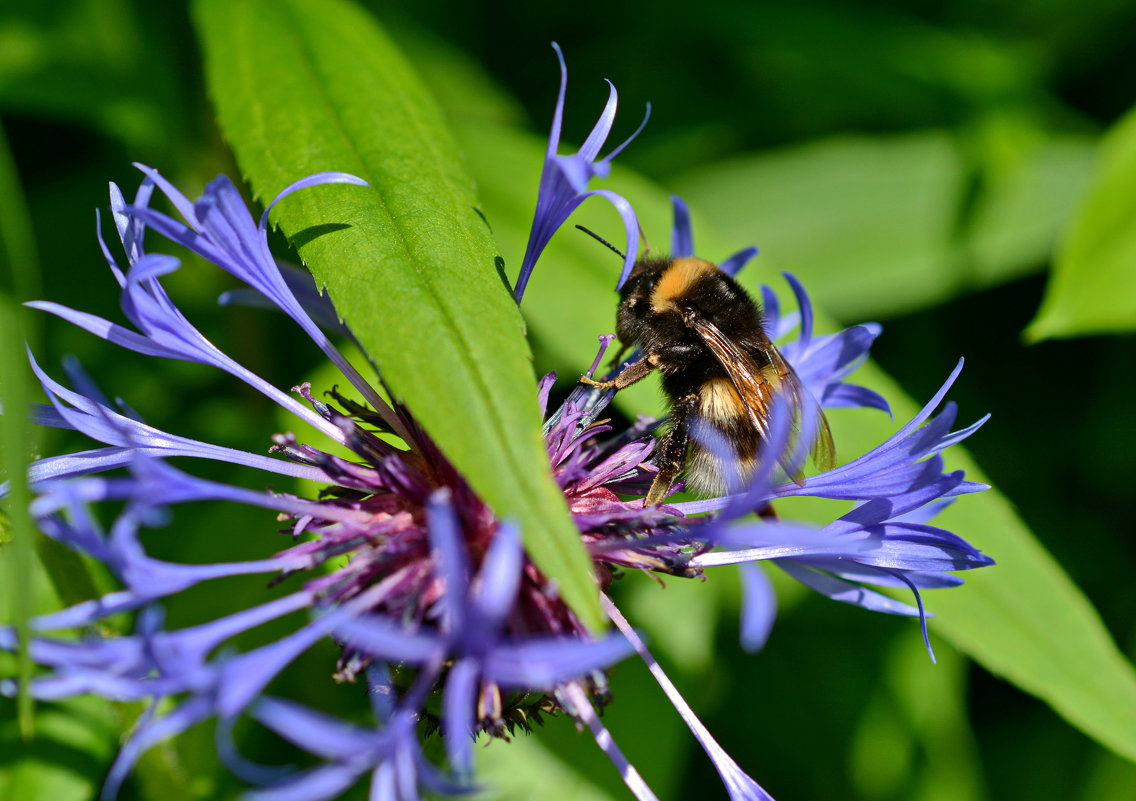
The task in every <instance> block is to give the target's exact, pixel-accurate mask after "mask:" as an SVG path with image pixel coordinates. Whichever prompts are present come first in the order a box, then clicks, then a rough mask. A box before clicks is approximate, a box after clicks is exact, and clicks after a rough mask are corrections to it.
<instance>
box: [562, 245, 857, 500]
mask: <svg viewBox="0 0 1136 801" xmlns="http://www.w3.org/2000/svg"><path fill="white" fill-rule="evenodd" d="M589 233H590V232H589ZM616 334H617V336H618V337H619V341H620V343H621V345H622V346H623V349H622V351H621V352H626V351H627V350H628V349H629V348H632V347H638V348H639V349H640V351H641V354H642V356H641V358H639V359H638V360H636V361H634V362H631V363H630V364H628V365H627V366H625V367H624V368H623V370H622V371H620V373H619V374H618V375H616V376H615V377H614V378H612V379H611V380H609V381H593V380H592V379H590V378H587V377H584V378H583V379H581V380H582V381H584V382H585V383H588V384H592V385H593V386H598V387H603V388H605V389H616V390H619V389H623V388H624V387H628V386H631V385H632V384H634V383H636V382H637V381H640V380H642V379H643V378H646V377H647V376H648V375H649V374H650V373H651V371H653V370H658V371H659V372H660V373H661V374H662V387H663V392H664V393H665V394H666V395H667V397H668V398H669V400H670V406H671V408H670V416H669V417H670V426H669V428H668V430H667V432H666V433H665V434H664V435H663V436H662V438H661V439H660V441H659V443H658V445H657V447H656V449H655V458H654V462H655V465H656V467H657V468H658V473H657V474H656V476H655V479H654V482H653V483H652V484H651V489H650V491H649V492H648V493H647V498H646V503H647V504H648V505H651V504H657V503H659V502H660V501H662V500H663V498H665V497H666V495H667V494H668V493H669V492H670V489H671V487H672V485H673V484H674V483H675V481H676V480H677V479H678V477H679V474H680V473H683V468H684V465H685V478H686V484H687V487H688V488H690V489H692V490H693V491H694V492H696V493H699V494H707V495H716V494H721V493H722V492H724V491H726V490H727V489H728V488H729V487H728V484H729V483H730V480H729V477H730V476H731V474H733V475H737V477H738V478H739V479H741V480H743V481H744V480H745V479H746V478H748V477H749V476H750V475H752V474H753V472H754V470H756V468H757V465H758V451H759V450H760V448H761V444H762V442H763V441H764V440H765V439H766V438H767V437H768V435H769V425H770V422H771V420H770V416H771V414H772V410H773V402H774V398H775V397H776V395H777V394H778V393H782V394H783V395H784V396H785V398H786V399H787V400H788V402H789V405H790V407H791V408H792V411H793V417H794V425H795V426H796V425H798V424H799V422H800V420H801V418H802V415H805V414H810V415H816V418H817V419H816V425H815V426H813V428H814V429H815V434H814V435H813V436H814V437H815V439H814V441H813V443H812V458H813V462H814V463H815V464H816V466H817V468H818V469H820V470H826V469H829V468H830V467H831V466H832V465H833V464H834V462H835V457H834V449H833V444H832V432H831V431H830V429H829V427H828V422H827V421H826V420H825V419H824V415H823V413H822V412H821V411H820V405H819V404H818V403H817V402H816V401H815V400H813V399H812V398H811V397H810V396H809V395H808V391H807V390H806V389H805V387H804V386H803V384H802V383H801V380H800V379H799V378H798V377H797V374H796V373H794V372H793V368H792V367H790V366H789V363H788V362H787V361H785V358H784V357H783V356H782V355H781V353H780V351H778V350H777V348H776V346H775V345H774V344H773V342H772V341H770V339H769V337H768V336H767V335H766V333H765V328H764V326H763V324H762V313H761V309H760V308H759V307H758V305H757V304H756V303H755V302H754V301H753V299H752V298H751V297H750V296H749V295H748V294H747V293H746V291H745V290H744V289H742V288H741V286H739V285H738V283H737V282H736V281H735V280H734V279H733V278H731V277H730V276H729V275H727V274H726V273H724V272H723V271H722V270H720V269H719V268H718V267H717V266H716V265H714V264H712V263H711V262H708V261H705V260H704V259H697V258H692V257H684V258H677V259H667V258H642V259H639V260H638V261H637V262H636V263H635V266H634V268H633V269H632V271H631V274H630V276H629V277H628V279H627V281H626V282H625V283H624V285H623V288H622V290H621V300H620V304H619V311H618V313H617V315H616ZM695 418H698V419H701V420H702V421H704V422H705V423H706V424H708V425H709V426H711V427H713V429H715V430H716V431H717V432H718V433H719V434H720V435H721V436H722V438H723V440H724V441H726V442H728V443H729V445H730V447H731V448H732V450H733V457H734V458H733V460H732V461H733V464H732V465H727V464H724V463H723V459H722V458H721V457H720V456H717V455H715V453H713V452H712V451H711V450H709V449H708V448H707V447H705V446H704V445H703V444H702V443H700V442H698V441H697V440H696V439H693V438H692V437H691V436H690V427H691V421H692V420H693V419H695ZM794 473H796V471H794ZM791 477H792V478H793V479H794V480H796V481H798V483H801V482H802V479H801V477H800V475H799V473H798V474H794V475H792V476H791Z"/></svg>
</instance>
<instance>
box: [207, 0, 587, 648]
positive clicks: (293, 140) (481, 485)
mask: <svg viewBox="0 0 1136 801" xmlns="http://www.w3.org/2000/svg"><path fill="white" fill-rule="evenodd" d="M197 9H198V11H199V13H198V16H197V19H198V23H199V28H200V30H201V35H202V38H203V40H204V42H205V50H206V63H207V67H208V78H209V85H210V89H211V92H212V95H213V98H214V100H215V102H216V104H217V108H218V112H219V117H220V120H221V126H222V128H223V130H224V132H225V135H226V136H227V137H228V139H229V140H230V142H231V143H232V145H233V148H234V150H235V152H236V154H237V159H238V161H239V163H240V164H241V168H242V170H243V171H244V172H245V174H246V175H247V176H248V177H249V179H250V181H251V183H252V185H253V187H254V189H255V190H256V193H257V195H258V196H259V197H261V198H263V199H270V198H271V197H273V196H274V195H275V193H276V192H278V191H279V190H281V189H283V188H284V187H285V186H287V185H288V184H289V183H291V182H292V181H294V180H296V179H298V178H300V177H302V176H304V175H307V174H310V173H313V172H318V171H322V170H340V171H345V172H349V173H353V174H355V175H358V176H360V177H362V178H364V179H366V180H367V181H368V182H369V183H370V188H360V187H346V188H344V187H328V188H324V189H322V190H313V191H309V192H307V193H302V194H299V195H297V196H295V197H290V198H289V199H288V202H286V203H282V204H281V205H280V206H279V207H278V208H277V210H276V211H275V212H274V220H275V221H276V222H277V223H279V224H280V226H281V228H282V229H283V230H284V232H285V233H286V234H287V235H288V236H289V238H290V239H291V241H292V243H293V244H294V245H296V246H297V247H298V249H299V252H300V256H301V257H302V258H303V259H304V261H305V263H307V264H308V265H309V267H310V268H311V269H312V271H313V272H314V273H315V275H316V277H317V279H318V281H319V282H320V283H321V284H324V285H326V286H327V287H328V288H329V289H330V292H331V296H332V298H333V299H334V300H335V302H336V305H337V307H338V310H339V313H340V314H341V315H342V317H343V318H344V319H345V320H346V321H347V322H348V323H349V324H350V325H351V328H352V330H353V331H354V333H355V335H356V337H357V338H358V339H359V341H360V343H361V344H362V346H363V348H364V350H365V351H366V352H367V353H368V355H369V356H370V357H371V358H372V359H373V360H374V361H375V363H376V364H377V365H378V368H379V370H380V371H381V372H382V375H383V378H384V380H385V381H386V382H387V383H388V385H389V386H390V387H391V390H392V391H393V392H394V394H395V395H396V396H397V397H399V398H400V399H401V400H402V401H404V402H405V403H406V404H407V405H408V406H409V408H410V409H411V411H413V412H414V414H415V415H416V417H417V419H418V420H419V422H420V423H421V424H422V425H423V426H424V428H425V429H426V430H427V431H428V432H429V433H430V434H431V436H432V437H433V438H434V440H435V441H436V442H437V444H438V445H439V446H440V447H441V449H442V450H443V451H444V452H445V453H446V455H447V456H448V457H449V458H450V459H451V461H453V463H454V464H455V465H456V466H457V467H458V468H459V469H461V471H462V472H463V473H464V474H465V475H466V476H467V478H468V479H469V481H470V483H471V484H472V485H473V487H474V489H475V490H477V491H478V493H479V494H480V495H481V496H482V497H484V498H485V499H486V500H487V501H488V502H489V503H490V504H491V505H492V506H493V508H494V509H495V510H496V512H497V513H498V514H499V515H501V516H502V517H512V518H516V519H517V520H518V521H519V522H520V523H521V524H522V530H523V532H524V537H525V545H526V547H527V549H528V551H529V553H530V554H531V555H532V556H533V558H534V560H535V561H536V562H537V564H538V565H539V566H540V567H541V568H542V569H543V570H544V571H545V572H546V573H547V574H548V576H549V577H550V578H551V579H552V580H553V581H555V582H556V583H557V584H558V585H559V587H560V590H561V593H562V594H563V596H564V597H565V599H566V600H567V601H568V602H569V603H570V604H572V606H573V607H574V608H575V609H576V610H577V611H578V612H579V613H580V614H581V615H582V616H583V617H584V618H585V619H586V620H587V621H588V623H589V624H590V625H598V624H599V621H600V613H599V608H598V602H597V598H596V593H595V586H594V583H593V580H592V575H591V567H590V563H589V560H588V558H587V556H586V553H585V551H584V549H583V546H582V545H581V543H580V540H579V536H578V534H577V532H576V530H575V528H574V527H573V526H572V525H571V522H570V520H569V518H568V516H567V514H566V507H565V504H564V500H563V497H562V496H561V494H560V492H559V490H558V489H557V487H556V485H555V484H554V483H553V481H552V478H551V475H550V473H549V468H548V459H547V456H546V453H545V448H544V442H543V438H542V436H541V432H540V419H539V413H538V409H537V405H536V396H535V392H534V386H535V385H534V382H533V374H532V365H531V361H530V356H529V350H528V344H527V342H526V340H525V336H524V326H523V323H522V320H521V317H520V315H519V314H518V312H517V309H516V307H515V305H514V304H513V303H512V302H511V301H510V293H509V292H508V289H507V286H506V282H505V280H504V277H503V275H502V274H501V272H500V270H501V266H500V263H499V258H498V256H497V249H496V245H495V243H494V241H493V238H492V236H491V235H490V232H489V229H488V227H487V226H486V224H485V221H484V219H483V218H482V216H481V213H480V202H479V200H478V198H477V195H476V193H475V191H474V188H473V183H472V181H471V180H470V178H469V177H468V175H467V173H466V171H465V168H464V166H463V165H462V163H461V160H460V158H459V156H458V153H457V149H456V147H455V145H454V143H453V140H452V138H451V136H450V134H449V133H448V131H447V130H446V127H445V125H444V123H443V121H442V117H441V114H440V112H439V110H438V109H437V107H436V105H435V103H434V101H433V100H432V99H431V98H430V96H429V94H428V93H427V92H426V90H425V89H424V87H423V86H422V85H421V83H420V81H419V79H418V78H417V77H416V75H415V74H414V72H413V71H412V70H411V68H410V66H409V65H408V63H407V62H406V61H405V60H404V59H403V57H402V56H401V55H400V54H399V52H398V51H397V50H396V49H395V47H394V45H393V44H392V43H391V41H390V40H389V39H388V38H387V36H386V35H385V34H384V33H383V32H382V30H381V29H380V28H379V27H378V25H377V23H375V21H374V20H373V19H371V18H369V17H368V16H366V15H365V14H364V13H362V12H361V11H359V10H358V9H357V8H355V7H354V6H352V5H349V4H347V3H344V2H316V1H315V0H288V1H287V2H268V0H242V2H235V3H229V2H221V1H220V0H217V1H214V0H207V1H206V2H202V3H200V4H199V5H198V6H197ZM535 186H536V184H535V183H533V187H534V188H535Z"/></svg>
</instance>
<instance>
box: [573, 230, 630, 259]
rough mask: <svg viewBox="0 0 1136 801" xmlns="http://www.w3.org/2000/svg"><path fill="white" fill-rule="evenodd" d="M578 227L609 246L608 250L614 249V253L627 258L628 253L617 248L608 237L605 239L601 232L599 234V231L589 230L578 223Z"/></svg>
mask: <svg viewBox="0 0 1136 801" xmlns="http://www.w3.org/2000/svg"><path fill="white" fill-rule="evenodd" d="M576 227H577V228H579V229H580V230H581V231H583V232H584V233H585V234H587V235H588V236H590V237H591V238H592V239H594V240H596V241H597V242H599V243H600V244H601V245H604V246H605V247H607V249H608V250H610V251H612V252H613V253H615V255H617V256H619V258H621V259H626V258H627V256H626V255H624V253H623V251H622V250H620V249H619V248H617V247H616V246H615V245H613V244H611V242H608V241H607V240H606V239H604V238H603V237H602V236H600V235H599V234H597V233H596V232H595V231H591V230H588V229H587V228H585V227H584V226H582V225H577V226H576Z"/></svg>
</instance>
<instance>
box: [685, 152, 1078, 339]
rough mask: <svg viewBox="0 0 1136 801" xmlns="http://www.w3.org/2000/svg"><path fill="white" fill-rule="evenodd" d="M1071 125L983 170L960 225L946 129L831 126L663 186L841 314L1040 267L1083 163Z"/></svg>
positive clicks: (960, 167) (891, 309) (854, 315)
mask: <svg viewBox="0 0 1136 801" xmlns="http://www.w3.org/2000/svg"><path fill="white" fill-rule="evenodd" d="M1089 148H1090V145H1089V143H1088V140H1087V139H1085V138H1082V137H1072V136H1069V137H1052V138H1049V139H1044V140H1042V141H1041V142H1039V143H1036V144H1035V145H1034V146H1033V147H1032V148H1030V149H1029V150H1028V151H1027V152H1026V153H1025V154H1024V155H1022V156H1021V157H1020V158H1019V159H1017V160H1016V161H1015V163H1013V164H1011V165H1009V166H1008V167H1007V169H1005V170H1004V171H1001V172H999V173H998V174H996V175H995V176H993V177H992V179H991V181H990V183H989V186H988V187H987V188H986V191H985V192H984V194H982V195H981V196H979V197H978V199H977V202H976V206H975V209H974V218H973V220H972V222H971V225H970V227H969V229H964V230H961V231H960V226H959V224H958V215H959V212H960V206H961V203H962V196H963V192H964V188H965V183H966V181H967V169H968V168H967V165H966V163H965V161H964V159H963V158H962V155H961V153H960V151H959V148H958V143H957V142H956V140H955V139H954V137H953V136H951V135H950V134H948V133H946V132H940V131H926V132H921V133H913V134H902V135H890V136H879V137H845V138H839V139H830V140H824V141H819V142H813V143H810V144H805V145H798V146H793V147H787V148H783V149H781V150H776V151H772V152H769V153H764V154H760V155H755V156H749V157H743V158H739V159H732V160H730V161H728V162H722V163H715V164H708V165H704V166H702V167H700V168H698V169H697V170H694V171H692V172H689V173H687V174H685V175H683V176H679V177H678V178H677V179H675V182H674V184H675V187H676V189H677V192H678V193H679V194H680V195H682V196H683V197H684V198H685V199H686V200H687V202H689V203H690V205H691V206H692V207H694V208H697V209H699V210H700V211H701V212H702V214H703V215H704V216H705V217H706V218H707V219H709V220H712V221H713V225H714V228H715V229H716V230H717V231H719V232H720V233H723V234H726V235H729V236H730V238H731V239H732V240H733V241H735V242H739V243H740V242H752V243H753V244H756V245H757V246H758V247H760V248H761V249H762V253H763V256H764V258H765V259H766V262H767V264H771V265H772V267H774V268H776V269H778V270H789V271H790V272H793V273H795V274H797V275H798V276H799V277H800V278H801V279H802V280H803V281H804V282H805V283H806V285H807V286H808V287H809V289H810V292H812V293H813V294H814V296H815V298H816V300H817V302H818V304H819V305H821V306H822V307H823V308H825V309H826V310H827V311H828V312H829V313H831V314H834V315H836V316H837V317H838V318H839V319H841V320H846V321H860V320H865V319H873V318H877V317H882V316H889V315H895V314H902V313H905V312H910V311H913V310H916V309H918V308H921V307H923V306H927V305H930V304H932V303H936V302H939V301H942V300H944V299H946V298H949V297H951V296H953V295H955V294H957V293H958V292H960V291H962V290H965V289H968V288H974V287H975V286H987V285H991V284H996V283H1001V282H1004V281H1007V280H1010V279H1012V278H1015V277H1018V276H1020V275H1022V274H1024V273H1026V272H1029V271H1031V270H1036V269H1038V268H1040V267H1042V266H1043V265H1044V263H1045V261H1046V259H1047V257H1048V253H1049V251H1050V249H1051V247H1052V244H1053V241H1054V239H1055V237H1056V234H1057V231H1058V230H1059V226H1060V225H1061V224H1062V223H1063V221H1064V219H1065V218H1066V216H1067V214H1068V212H1069V209H1070V208H1071V207H1072V204H1073V202H1074V200H1075V198H1076V197H1077V194H1078V192H1079V190H1080V187H1081V184H1082V182H1083V180H1084V176H1085V174H1086V173H1087V170H1088V158H1087V153H1088V152H1089Z"/></svg>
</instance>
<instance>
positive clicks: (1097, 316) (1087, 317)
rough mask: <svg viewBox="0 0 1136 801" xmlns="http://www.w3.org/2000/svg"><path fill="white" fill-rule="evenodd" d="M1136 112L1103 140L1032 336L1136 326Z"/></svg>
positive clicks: (1124, 329)
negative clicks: (1098, 159) (1090, 178)
mask: <svg viewBox="0 0 1136 801" xmlns="http://www.w3.org/2000/svg"><path fill="white" fill-rule="evenodd" d="M1134 187H1136V110H1133V111H1130V112H1129V113H1128V115H1127V116H1125V117H1124V119H1122V120H1121V121H1120V122H1119V123H1117V125H1116V126H1115V127H1114V128H1113V129H1112V131H1111V132H1110V133H1109V134H1108V135H1107V136H1106V138H1105V140H1104V142H1103V143H1102V145H1101V151H1100V162H1099V164H1098V165H1097V169H1096V173H1095V175H1094V176H1093V179H1092V185H1091V187H1090V188H1089V191H1088V194H1087V195H1086V197H1085V199H1084V201H1083V203H1082V204H1081V207H1080V209H1079V210H1078V212H1077V214H1076V216H1074V218H1073V220H1072V222H1071V223H1070V225H1069V227H1068V230H1067V232H1066V235H1065V239H1064V241H1063V243H1062V245H1061V248H1060V250H1059V251H1058V254H1057V261H1056V263H1055V264H1054V267H1053V273H1052V275H1051V276H1050V281H1049V287H1048V288H1047V289H1046V292H1045V299H1044V300H1043V301H1042V303H1041V310H1040V311H1039V312H1038V316H1037V318H1036V319H1035V320H1034V321H1033V322H1032V323H1030V326H1029V328H1027V329H1026V337H1027V338H1028V339H1030V340H1032V341H1037V340H1039V339H1046V338H1049V337H1069V336H1083V335H1085V334H1107V333H1123V332H1128V331H1136V189H1134Z"/></svg>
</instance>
